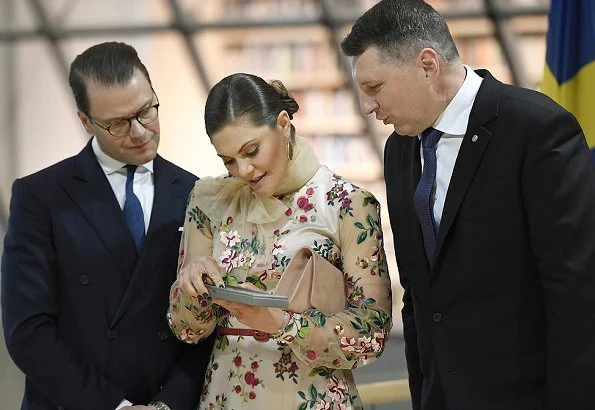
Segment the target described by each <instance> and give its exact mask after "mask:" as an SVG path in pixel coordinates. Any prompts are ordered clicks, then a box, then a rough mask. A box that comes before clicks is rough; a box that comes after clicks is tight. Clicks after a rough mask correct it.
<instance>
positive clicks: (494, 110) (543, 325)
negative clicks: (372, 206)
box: [384, 70, 595, 410]
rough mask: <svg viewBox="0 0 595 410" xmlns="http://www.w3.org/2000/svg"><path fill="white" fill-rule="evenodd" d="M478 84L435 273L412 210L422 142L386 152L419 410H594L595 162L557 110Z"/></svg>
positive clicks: (527, 95)
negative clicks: (593, 162)
mask: <svg viewBox="0 0 595 410" xmlns="http://www.w3.org/2000/svg"><path fill="white" fill-rule="evenodd" d="M478 74H479V75H480V76H482V77H483V78H484V81H483V83H482V85H481V88H480V89H479V93H478V94H477V98H476V100H475V103H474V106H473V109H472V112H471V116H470V119H469V125H468V128H467V132H466V134H465V136H464V138H463V142H462V145H461V148H460V151H459V154H458V157H457V160H456V164H455V167H454V172H453V175H452V179H451V181H450V185H449V188H448V193H447V196H446V202H445V207H444V212H443V215H442V221H441V225H440V230H439V239H438V247H437V251H436V254H435V257H434V261H433V265H432V268H431V269H430V267H429V264H428V263H427V261H426V258H425V254H424V246H423V239H422V234H421V229H420V225H419V222H418V219H417V217H416V215H415V211H414V209H413V200H412V197H413V193H414V191H415V187H416V186H417V183H418V181H419V179H420V173H421V169H420V152H419V139H418V138H411V137H404V136H400V135H396V134H393V135H391V136H390V137H389V139H388V141H387V144H386V148H385V164H384V165H385V180H386V187H387V196H388V207H389V215H390V220H391V225H392V230H393V234H394V238H395V251H396V254H397V263H398V267H399V274H400V277H401V282H402V285H403V287H404V289H405V294H404V308H403V322H404V336H405V340H406V356H407V363H408V368H409V375H410V388H411V393H412V398H413V407H414V409H423V410H442V409H451V410H484V409H494V410H515V409H518V410H537V409H540V410H541V409H556V410H567V409H587V408H594V406H595V389H593V388H592V384H593V375H594V372H595V172H594V167H593V164H592V162H591V155H590V152H589V150H588V147H587V144H586V142H585V138H584V135H583V133H582V131H581V129H580V127H579V125H578V123H577V122H576V120H575V118H574V117H573V116H572V115H571V114H569V113H568V112H567V111H565V110H564V109H562V108H561V107H560V106H558V105H557V104H556V103H554V102H553V101H552V100H550V99H549V98H547V97H546V96H544V95H542V94H539V93H537V92H534V91H530V90H526V89H522V88H518V87H512V86H508V85H504V84H502V83H500V82H498V81H497V80H495V79H494V78H493V77H492V76H491V75H490V74H489V73H488V72H487V71H485V70H478ZM474 140H476V141H475V142H474Z"/></svg>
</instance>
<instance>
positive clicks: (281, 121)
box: [277, 110, 291, 137]
mask: <svg viewBox="0 0 595 410" xmlns="http://www.w3.org/2000/svg"><path fill="white" fill-rule="evenodd" d="M277 126H279V127H281V130H282V131H283V134H284V135H285V136H286V137H289V134H290V132H291V120H290V119H289V113H288V112H287V111H285V110H283V111H281V112H280V113H279V115H278V116H277Z"/></svg>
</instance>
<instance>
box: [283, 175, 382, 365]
mask: <svg viewBox="0 0 595 410" xmlns="http://www.w3.org/2000/svg"><path fill="white" fill-rule="evenodd" d="M335 187H337V185H335ZM340 189H341V193H340V195H338V196H336V198H335V197H333V195H329V194H328V193H327V204H326V205H327V206H338V207H340V208H339V218H340V221H339V244H338V246H339V248H340V260H339V261H338V262H339V263H338V265H340V266H339V267H340V268H341V269H342V271H343V273H344V282H345V295H346V298H347V305H348V306H347V309H346V310H345V311H343V312H341V313H336V314H329V315H324V314H323V313H322V312H320V311H318V310H317V309H312V310H309V311H306V312H304V313H302V314H293V315H292V318H291V320H290V321H289V324H288V325H287V327H286V328H285V330H284V332H283V333H282V334H281V335H280V337H279V339H280V340H283V341H285V342H286V343H288V344H289V345H290V346H291V348H292V350H293V352H294V353H295V354H296V355H297V356H298V357H299V358H301V359H302V360H303V361H305V362H307V363H308V364H309V365H310V366H311V367H313V368H316V371H318V372H325V371H328V370H327V369H350V368H355V367H358V366H361V365H364V364H367V363H369V362H371V361H373V360H374V359H375V358H377V357H379V356H380V354H381V353H382V351H383V350H384V345H385V343H386V340H387V337H388V335H389V332H390V329H391V327H392V319H391V318H392V315H391V313H392V312H391V311H392V304H391V284H390V277H389V275H388V269H387V265H386V259H385V254H384V249H383V244H382V230H381V225H380V206H379V204H378V202H377V200H376V199H375V198H374V196H373V195H372V194H371V193H369V192H366V191H363V190H361V189H359V188H356V187H354V186H352V185H351V184H349V183H347V182H345V183H344V185H340ZM348 190H351V192H348ZM314 248H316V246H315V247H314ZM329 259H331V261H332V259H333V256H332V255H330V258H329ZM335 262H337V261H335ZM335 264H336V265H337V263H335ZM325 368H326V369H325Z"/></svg>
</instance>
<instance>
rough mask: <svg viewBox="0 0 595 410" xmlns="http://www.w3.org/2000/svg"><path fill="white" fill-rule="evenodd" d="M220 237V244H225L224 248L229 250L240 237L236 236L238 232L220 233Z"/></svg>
mask: <svg viewBox="0 0 595 410" xmlns="http://www.w3.org/2000/svg"><path fill="white" fill-rule="evenodd" d="M220 235H221V242H223V243H224V244H225V246H226V247H228V248H231V247H232V246H234V245H235V244H236V243H238V242H239V241H240V235H238V231H231V232H225V231H222V232H220Z"/></svg>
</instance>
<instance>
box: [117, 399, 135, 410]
mask: <svg viewBox="0 0 595 410" xmlns="http://www.w3.org/2000/svg"><path fill="white" fill-rule="evenodd" d="M126 406H132V403H130V402H129V401H128V400H126V399H124V400H122V402H121V403H120V404H118V407H116V409H115V410H120V409H121V408H122V407H126Z"/></svg>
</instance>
